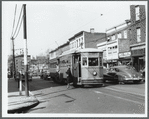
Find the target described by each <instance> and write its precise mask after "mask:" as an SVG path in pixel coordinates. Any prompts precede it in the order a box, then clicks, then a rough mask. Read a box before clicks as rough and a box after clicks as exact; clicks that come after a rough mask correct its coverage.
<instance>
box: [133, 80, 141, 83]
mask: <svg viewBox="0 0 149 119" xmlns="http://www.w3.org/2000/svg"><path fill="white" fill-rule="evenodd" d="M140 82H141V80H139V81H133V83H135V84H137V83H140Z"/></svg>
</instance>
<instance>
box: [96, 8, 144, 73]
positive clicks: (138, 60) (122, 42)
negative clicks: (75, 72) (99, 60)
mask: <svg viewBox="0 0 149 119" xmlns="http://www.w3.org/2000/svg"><path fill="white" fill-rule="evenodd" d="M145 13H146V12H145V6H144V5H137V6H135V5H131V6H130V20H125V22H124V23H122V24H119V25H117V26H114V27H112V28H110V29H108V30H107V31H106V39H107V40H106V41H107V42H105V43H99V44H97V47H98V49H102V48H103V47H104V49H103V51H104V52H106V53H105V54H106V56H105V58H104V63H107V67H109V65H111V66H112V65H119V64H120V65H121V64H131V65H132V66H133V67H135V68H136V70H137V71H139V70H140V69H142V68H143V67H145V57H146V56H145V49H146V15H145ZM105 47H106V48H105ZM105 49H106V50H105Z"/></svg>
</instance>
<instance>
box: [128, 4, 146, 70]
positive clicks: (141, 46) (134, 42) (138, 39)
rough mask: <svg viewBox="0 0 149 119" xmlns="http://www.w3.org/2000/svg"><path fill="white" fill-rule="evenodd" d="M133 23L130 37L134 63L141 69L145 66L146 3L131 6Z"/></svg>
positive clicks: (130, 27)
mask: <svg viewBox="0 0 149 119" xmlns="http://www.w3.org/2000/svg"><path fill="white" fill-rule="evenodd" d="M130 16H131V25H130V26H129V31H130V33H129V36H130V37H129V39H130V49H131V57H132V65H133V66H134V67H135V68H136V69H137V71H139V70H140V69H142V68H143V67H145V56H146V55H145V49H146V12H145V5H137V6H136V5H131V6H130Z"/></svg>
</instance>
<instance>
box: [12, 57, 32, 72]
mask: <svg viewBox="0 0 149 119" xmlns="http://www.w3.org/2000/svg"><path fill="white" fill-rule="evenodd" d="M30 61H31V56H30V55H28V56H27V62H28V69H29V68H30ZM15 67H16V72H20V71H21V72H22V73H24V72H25V69H24V55H18V56H16V57H15Z"/></svg>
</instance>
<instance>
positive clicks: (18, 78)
mask: <svg viewBox="0 0 149 119" xmlns="http://www.w3.org/2000/svg"><path fill="white" fill-rule="evenodd" d="M15 80H16V81H18V80H20V73H19V72H16V78H15Z"/></svg>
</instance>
